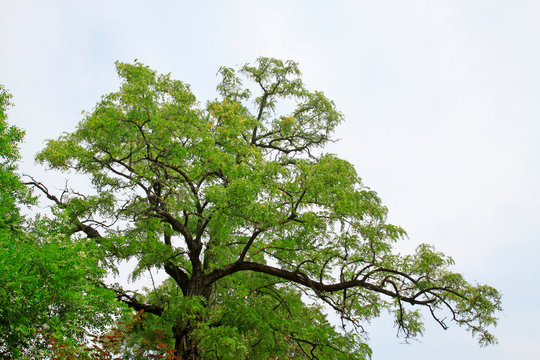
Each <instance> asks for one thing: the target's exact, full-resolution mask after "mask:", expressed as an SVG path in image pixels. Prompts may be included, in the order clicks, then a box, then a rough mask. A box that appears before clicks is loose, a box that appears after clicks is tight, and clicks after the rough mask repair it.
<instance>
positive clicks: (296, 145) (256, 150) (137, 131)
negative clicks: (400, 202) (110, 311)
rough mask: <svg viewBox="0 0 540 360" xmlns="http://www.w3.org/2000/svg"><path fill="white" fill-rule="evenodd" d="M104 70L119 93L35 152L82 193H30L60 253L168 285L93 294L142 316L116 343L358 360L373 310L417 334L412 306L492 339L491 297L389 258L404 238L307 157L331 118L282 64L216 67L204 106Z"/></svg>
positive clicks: (320, 145) (328, 107) (324, 164)
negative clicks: (83, 245) (159, 273)
mask: <svg viewBox="0 0 540 360" xmlns="http://www.w3.org/2000/svg"><path fill="white" fill-rule="evenodd" d="M116 67H117V71H118V74H119V76H120V79H121V86H120V89H119V91H117V92H113V93H110V94H107V95H105V96H103V97H102V99H101V101H100V102H98V103H97V105H96V106H95V108H94V109H93V110H92V111H90V112H87V113H85V115H84V118H83V119H82V120H81V121H80V123H79V124H78V126H77V128H76V130H75V131H73V132H71V133H65V134H63V135H61V136H60V137H59V138H58V139H56V140H50V141H48V143H47V145H46V147H45V148H44V149H43V150H42V151H41V152H40V153H39V154H38V155H37V157H36V158H37V160H38V161H39V162H41V163H43V164H45V165H47V166H48V167H50V168H52V169H57V170H60V171H65V172H76V173H80V174H85V175H87V176H88V178H89V180H90V182H91V185H92V189H91V190H89V191H88V192H87V193H83V192H84V191H85V189H66V190H65V191H64V192H63V193H62V195H61V196H56V195H55V194H52V193H51V192H49V190H48V188H47V187H46V186H45V185H44V184H43V183H41V182H38V181H35V180H32V181H30V182H29V184H31V185H33V186H34V187H35V188H37V189H38V190H40V191H41V192H42V193H44V194H45V195H46V196H47V197H48V198H49V199H50V200H51V201H52V203H53V213H54V214H55V216H56V218H55V221H56V223H57V224H58V227H59V228H61V229H63V231H64V232H63V234H64V235H65V241H67V242H68V243H69V241H72V242H73V243H80V242H81V241H84V242H88V243H91V244H93V245H95V246H96V248H97V252H96V253H99V254H100V256H101V258H100V259H99V261H100V263H101V264H107V266H109V267H110V268H111V269H113V270H114V267H115V266H116V265H117V264H118V261H119V260H128V259H132V260H136V263H137V266H136V268H135V270H134V272H133V274H132V276H134V277H137V276H142V275H143V274H145V272H147V271H149V270H151V269H157V270H163V271H164V272H165V273H166V274H167V275H168V279H167V280H166V281H165V282H163V283H162V284H160V285H158V286H154V287H153V288H152V289H149V290H147V291H144V292H141V293H131V292H128V291H125V290H123V289H122V288H121V287H120V286H118V285H115V286H112V285H107V284H105V283H101V286H102V287H103V288H104V289H111V290H112V291H114V292H115V294H116V297H117V299H118V300H120V301H121V302H123V303H125V304H127V305H128V306H130V307H131V308H133V309H135V310H137V311H140V310H144V311H145V312H146V313H148V314H151V316H148V317H147V318H146V319H145V322H146V324H147V327H143V328H141V329H139V331H138V333H137V334H133V335H132V337H131V338H130V339H129V341H131V344H132V345H129V346H137V345H136V344H137V343H141V342H143V341H144V339H145V338H146V337H147V336H148V334H146V333H145V331H148V329H162V330H163V331H164V332H165V333H166V334H167V339H168V341H169V342H170V344H171V346H174V348H175V349H176V351H177V355H178V356H180V357H181V358H182V359H239V358H246V359H248V358H249V359H267V358H269V357H270V356H275V357H276V358H277V357H278V356H279V358H280V359H281V358H291V359H293V358H294V359H365V358H368V357H369V356H370V354H371V350H370V349H369V347H368V345H367V344H365V343H364V340H363V337H362V332H363V328H362V324H364V323H365V322H366V321H369V320H370V319H372V318H374V317H377V316H379V315H380V314H381V312H383V311H390V312H391V313H392V314H393V315H394V317H395V324H396V326H397V327H398V330H399V332H400V333H401V334H402V335H404V336H405V337H416V336H418V335H420V334H421V333H422V330H423V325H422V324H423V323H422V321H423V320H422V311H421V309H426V311H425V312H423V313H424V314H427V315H428V316H431V317H433V319H435V321H437V322H438V323H439V324H440V325H441V326H443V327H445V328H446V327H447V323H446V322H445V319H446V318H447V317H449V319H450V320H451V321H453V322H455V323H457V324H458V325H461V326H464V327H465V328H466V329H467V330H469V331H471V332H472V334H473V336H475V337H476V338H477V339H478V341H479V342H480V344H483V345H484V344H490V343H494V342H495V338H494V337H493V335H492V334H491V333H490V332H489V328H490V327H491V326H493V325H495V324H496V313H497V311H499V310H500V295H499V293H498V292H497V291H496V290H495V289H494V288H492V287H489V286H486V285H477V284H471V283H469V282H467V281H466V280H465V279H464V277H463V276H462V275H460V274H458V273H455V272H452V271H451V270H450V266H451V265H452V263H453V262H452V259H451V258H449V257H447V256H446V255H444V254H442V253H440V252H437V251H436V250H435V249H433V247H431V246H429V245H420V246H419V247H418V248H417V250H416V252H414V253H413V254H410V255H399V254H397V253H395V252H393V251H392V247H393V244H394V243H395V242H396V241H399V240H401V239H403V238H404V237H405V236H406V233H405V231H404V230H403V229H402V228H401V227H399V226H396V225H392V224H389V223H388V222H387V220H386V218H387V216H386V215H387V208H386V207H385V206H384V205H383V204H382V202H381V200H380V198H379V197H378V195H377V194H376V193H375V192H374V191H372V190H371V189H369V188H368V187H366V186H365V185H364V184H363V183H362V181H361V179H360V177H359V176H358V174H357V173H356V171H355V169H354V167H353V165H352V164H350V163H349V162H347V161H345V160H342V159H340V158H339V157H338V156H336V155H334V154H329V153H326V152H324V146H325V145H326V144H327V143H328V142H329V141H332V133H333V131H334V129H335V128H336V126H337V125H338V124H339V123H340V122H341V121H342V120H343V116H342V114H341V113H339V112H338V111H337V110H336V107H335V105H334V103H333V102H332V101H330V100H329V99H328V98H326V96H325V95H324V94H323V93H322V92H319V91H309V90H307V89H306V88H305V86H304V84H303V82H302V80H301V77H300V71H299V69H298V65H297V64H296V63H295V62H292V61H281V60H277V59H272V58H259V59H258V60H257V61H256V63H255V64H247V65H245V66H243V67H241V68H240V69H233V68H228V67H223V68H221V69H220V71H219V74H220V76H221V82H220V84H219V85H218V87H217V89H218V94H219V96H218V98H216V99H214V100H212V101H208V102H207V103H206V104H200V103H199V102H198V101H197V100H196V97H195V96H194V94H193V93H192V92H191V91H190V87H189V86H188V85H187V84H184V83H183V82H181V81H179V80H174V79H172V78H171V76H170V75H162V74H158V73H157V72H156V71H154V70H152V69H150V68H149V67H147V66H145V65H143V64H141V63H138V62H135V63H133V64H128V63H120V62H118V63H116ZM328 311H330V312H333V313H335V314H337V318H338V319H340V320H341V322H342V325H343V326H342V327H338V326H337V324H333V323H331V322H329V320H328V315H327V313H328ZM129 346H128V348H129ZM133 356H134V355H133Z"/></svg>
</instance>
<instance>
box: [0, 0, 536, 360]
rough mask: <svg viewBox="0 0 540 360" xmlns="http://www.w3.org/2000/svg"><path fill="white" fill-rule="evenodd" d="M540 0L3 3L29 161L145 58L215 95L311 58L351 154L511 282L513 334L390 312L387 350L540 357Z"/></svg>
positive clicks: (0, 52) (401, 209) (380, 330)
mask: <svg viewBox="0 0 540 360" xmlns="http://www.w3.org/2000/svg"><path fill="white" fill-rule="evenodd" d="M539 18H540V2H538V1H532V0H531V1H526V0H519V1H497V0H488V1H482V0H476V1H466V0H464V1H459V0H454V1H444V0H438V1H433V0H426V1H397V0H396V1H318V0H310V1H300V0H297V1H277V0H274V1H258V0H251V1H240V0H238V1H235V0H221V1H204V0H203V1H198V2H195V1H182V0H180V1H163V0H153V1H142V0H130V1H124V0H118V1H114V0H107V1H102V0H93V1H77V0H69V1H29V0H18V1H13V0H0V34H2V36H1V37H0V84H3V85H5V86H6V88H7V89H9V91H10V92H11V93H12V94H13V102H14V104H15V106H14V107H13V108H11V109H10V111H9V114H8V115H9V121H10V122H11V123H12V124H15V125H17V126H19V127H21V128H23V129H25V130H26V139H25V142H24V143H23V144H22V146H21V147H22V153H23V162H22V164H21V171H24V172H26V173H30V174H32V175H34V176H36V177H37V178H41V179H43V180H44V181H45V182H47V183H48V184H49V185H50V187H51V188H55V187H58V188H61V187H62V186H63V177H62V176H59V175H57V174H53V173H50V172H45V171H44V169H43V168H41V167H40V166H38V165H36V164H35V163H34V161H33V156H34V154H35V153H36V152H37V151H39V150H40V149H41V148H42V147H43V144H44V141H45V139H53V138H56V137H58V136H59V135H60V134H61V133H62V132H67V131H71V130H73V129H74V128H75V126H76V124H77V122H78V121H79V120H81V118H82V115H81V111H83V110H91V109H92V108H93V106H94V105H95V104H96V102H97V101H98V100H99V99H100V97H101V96H102V95H104V94H106V93H108V92H111V91H114V90H115V89H117V87H118V85H119V80H118V78H117V76H116V74H115V69H114V62H115V61H116V60H120V61H128V62H131V61H133V60H134V59H138V60H139V61H141V62H143V63H145V64H147V65H149V66H150V67H152V68H154V69H156V70H157V71H159V72H162V73H171V75H172V77H174V78H177V79H180V80H182V81H184V82H186V83H189V84H191V88H192V90H193V92H194V93H195V94H196V95H197V96H198V98H199V100H200V101H201V103H204V102H205V101H206V100H209V99H213V98H214V97H216V96H217V93H216V92H215V86H216V85H217V82H218V78H217V76H216V72H217V70H218V68H219V67H220V66H238V65H242V64H244V63H246V62H253V61H254V60H255V59H256V58H257V57H259V56H271V57H276V58H281V59H292V60H295V61H297V62H299V64H300V69H301V70H302V73H303V80H304V82H305V83H306V84H307V86H308V88H310V89H313V90H322V91H323V92H324V93H325V94H326V96H327V97H329V98H330V99H332V100H333V101H334V102H335V104H336V106H337V108H338V109H339V110H340V111H341V112H342V113H343V115H344V118H345V121H344V122H343V124H342V125H341V126H340V127H339V128H338V130H337V132H336V137H337V138H339V139H341V140H340V141H339V142H337V143H335V144H331V145H330V146H328V147H327V149H326V150H327V151H328V152H332V153H335V154H337V155H338V156H340V157H341V158H344V159H346V160H348V161H350V162H352V163H353V164H354V165H355V167H356V169H357V171H358V173H359V175H360V176H361V177H362V179H363V182H364V183H365V185H367V186H369V187H370V188H371V189H373V190H375V191H377V193H378V194H379V196H380V197H381V198H382V200H383V202H384V203H385V204H386V206H387V207H388V209H389V221H390V222H392V223H395V224H399V225H401V226H402V227H404V228H405V229H406V230H407V232H408V240H406V241H405V242H404V243H403V244H400V245H398V250H399V251H402V252H408V251H411V249H413V248H414V247H415V246H416V245H418V244H420V243H430V244H433V245H435V246H436V248H437V249H439V250H441V251H443V252H445V253H446V254H448V255H450V256H452V257H453V258H454V260H455V262H456V264H455V266H454V268H453V269H454V270H456V271H459V272H462V273H464V274H465V276H466V278H467V279H470V280H474V281H478V282H479V283H488V284H490V285H492V286H494V287H496V288H497V289H499V290H500V291H501V292H502V293H503V308H504V312H503V313H502V315H501V317H500V323H499V326H498V327H497V329H495V334H496V335H497V337H498V339H499V344H498V345H496V346H493V347H488V348H480V347H479V346H478V345H477V344H476V342H475V341H474V340H473V339H472V338H471V337H470V334H468V333H466V332H465V330H464V329H461V328H458V327H456V326H452V327H451V328H450V329H449V330H446V331H444V330H442V329H441V328H440V327H438V325H437V324H434V323H433V322H431V321H429V320H430V319H426V322H427V324H426V333H425V335H424V336H423V337H422V338H421V339H420V340H419V341H417V342H413V343H411V344H402V341H401V340H400V339H397V338H396V336H395V335H396V329H394V328H393V324H392V321H391V319H390V318H388V317H387V316H383V317H382V318H380V319H377V320H375V321H374V322H373V323H372V324H371V325H370V326H368V331H369V332H370V344H371V346H372V348H373V351H374V354H373V359H374V360H390V359H395V358H396V356H398V355H399V357H400V359H401V360H412V359H415V360H422V359H432V358H437V359H456V358H460V359H473V358H474V359H477V360H482V359H486V360H487V359H489V360H499V359H500V360H502V359H509V358H519V359H522V360H529V359H530V360H532V359H537V356H538V355H537V349H538V344H537V343H538V340H539V339H538V335H537V324H538V323H540V312H539V311H538V307H539V305H540V300H539V299H540V290H539V289H540V287H538V286H536V285H535V284H536V282H537V279H538V276H539V275H540V274H539V273H540V271H539V266H538V265H539V261H538V256H539V255H540V241H539V235H540V230H539V227H538V224H539V222H540V221H539V220H540V212H539V204H540V191H539V189H538V185H539V184H540V166H539V161H538V159H539V158H540V141H539V139H540V105H539V104H540V101H539V99H540V70H539V66H538V64H540V22H539V21H538V19H539Z"/></svg>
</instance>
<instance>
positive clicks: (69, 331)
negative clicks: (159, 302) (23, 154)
mask: <svg viewBox="0 0 540 360" xmlns="http://www.w3.org/2000/svg"><path fill="white" fill-rule="evenodd" d="M9 98H10V95H9V94H8V93H7V91H5V90H4V89H3V88H0V159H1V161H0V195H1V197H0V358H2V359H15V358H43V357H44V356H45V355H44V354H45V352H46V348H47V341H46V339H45V338H43V337H41V336H39V335H36V333H35V331H36V329H42V330H44V331H47V332H48V333H50V334H55V335H58V334H62V336H68V337H70V338H72V339H74V340H75V339H81V338H82V337H83V335H84V331H85V328H86V329H92V328H101V327H103V326H104V325H105V324H107V323H108V322H109V321H110V316H111V315H112V314H114V313H115V312H116V308H118V305H117V304H115V303H113V300H114V293H112V292H110V291H109V290H106V289H104V288H103V287H101V286H99V285H98V283H99V281H100V279H101V278H102V277H103V276H104V275H105V269H103V268H102V266H101V265H100V258H101V250H99V249H98V247H97V246H96V244H95V243H93V242H91V241H88V239H83V238H70V236H69V235H67V233H68V232H67V231H66V228H65V227H64V226H62V225H61V223H60V222H58V221H56V220H51V219H48V218H46V217H39V216H38V217H36V218H35V219H33V220H28V219H25V218H24V217H23V216H22V215H21V214H20V213H19V206H21V205H30V204H31V203H32V198H31V196H30V192H29V191H28V189H27V188H26V186H25V185H24V184H23V183H22V182H21V180H20V178H19V176H18V175H17V174H16V172H15V171H16V169H17V166H16V162H17V160H18V159H19V151H18V147H17V145H18V143H19V142H20V141H21V140H22V136H23V132H22V131H21V130H19V129H17V128H16V127H14V126H9V125H8V124H7V116H6V113H5V111H6V108H7V106H8V105H9Z"/></svg>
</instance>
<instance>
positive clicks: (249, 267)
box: [205, 261, 434, 305]
mask: <svg viewBox="0 0 540 360" xmlns="http://www.w3.org/2000/svg"><path fill="white" fill-rule="evenodd" d="M239 271H254V272H260V273H264V274H268V275H272V276H276V277H278V278H281V279H285V280H289V281H292V282H294V283H297V284H300V285H303V286H306V287H308V288H310V289H312V290H314V291H315V292H329V293H331V292H337V291H341V290H345V289H349V288H354V287H360V288H364V289H368V290H371V291H374V292H377V293H380V294H384V295H387V296H390V297H392V298H395V299H399V300H401V301H404V302H407V303H409V304H412V305H428V304H430V303H432V302H434V300H433V299H426V300H417V299H416V297H408V296H403V295H401V294H399V293H397V292H395V291H391V290H388V289H386V288H384V287H382V286H380V285H375V284H372V283H369V282H367V281H365V280H358V279H353V280H348V281H342V282H338V283H334V284H324V283H322V282H321V281H316V280H313V279H311V278H309V277H308V276H307V275H305V274H303V273H301V272H297V271H289V270H284V269H279V268H276V267H273V266H270V265H266V264H259V263H254V262H249V261H241V262H236V263H233V264H229V265H227V266H225V267H223V268H222V269H217V270H214V271H212V272H211V273H209V274H208V275H207V276H206V277H205V281H206V282H207V283H208V284H212V283H214V282H215V281H217V280H219V279H221V278H223V277H226V276H228V275H231V274H234V273H236V272H239Z"/></svg>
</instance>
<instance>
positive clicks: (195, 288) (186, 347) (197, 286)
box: [172, 278, 212, 360]
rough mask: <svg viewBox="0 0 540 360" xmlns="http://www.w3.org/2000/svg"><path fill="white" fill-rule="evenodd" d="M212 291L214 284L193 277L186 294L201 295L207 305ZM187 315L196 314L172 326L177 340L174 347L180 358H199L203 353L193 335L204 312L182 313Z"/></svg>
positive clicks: (192, 359) (190, 359) (190, 296)
mask: <svg viewBox="0 0 540 360" xmlns="http://www.w3.org/2000/svg"><path fill="white" fill-rule="evenodd" d="M211 292H212V285H208V284H204V282H203V281H202V278H198V279H195V278H192V279H191V281H190V282H189V283H188V285H187V286H186V294H185V296H186V297H187V298H194V297H200V298H201V299H202V301H203V302H204V304H205V305H207V304H208V300H209V298H210V294H211ZM187 315H195V317H194V318H191V319H186V318H180V319H178V321H177V323H176V325H174V326H173V328H172V330H173V334H174V342H175V345H174V348H175V349H176V355H178V356H180V359H182V360H198V359H200V356H201V354H200V350H199V347H198V341H197V340H196V339H193V337H192V335H193V330H194V326H193V325H194V324H193V323H196V322H198V321H202V320H203V316H204V314H181V316H187Z"/></svg>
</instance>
